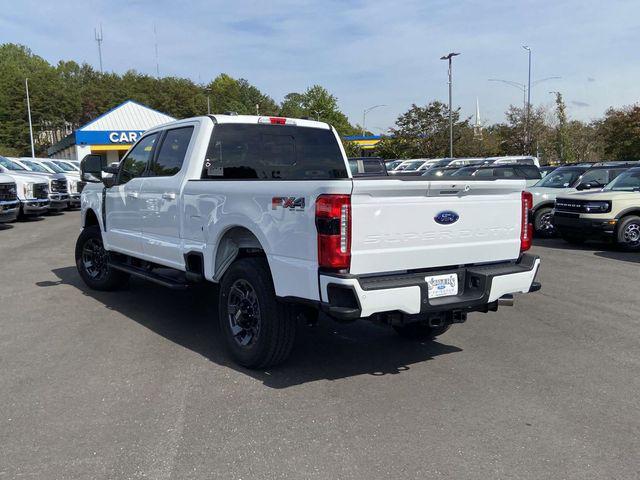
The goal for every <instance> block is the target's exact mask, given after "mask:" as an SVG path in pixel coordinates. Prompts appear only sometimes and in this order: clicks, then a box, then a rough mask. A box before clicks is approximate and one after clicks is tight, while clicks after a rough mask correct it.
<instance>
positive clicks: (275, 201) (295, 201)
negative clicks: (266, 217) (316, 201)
mask: <svg viewBox="0 0 640 480" xmlns="http://www.w3.org/2000/svg"><path fill="white" fill-rule="evenodd" d="M278 207H282V208H286V209H288V210H294V211H298V212H301V211H303V210H304V197H273V198H272V199H271V210H275V209H277V208H278Z"/></svg>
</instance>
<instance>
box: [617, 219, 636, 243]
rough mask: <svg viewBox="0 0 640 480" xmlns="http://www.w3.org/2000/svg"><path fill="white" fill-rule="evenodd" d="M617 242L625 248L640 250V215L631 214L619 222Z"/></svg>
mask: <svg viewBox="0 0 640 480" xmlns="http://www.w3.org/2000/svg"><path fill="white" fill-rule="evenodd" d="M616 240H617V242H618V245H619V246H620V247H622V248H623V249H624V250H629V251H636V250H640V217H638V216H636V215H629V216H628V217H624V218H623V219H622V220H621V221H620V223H619V224H618V233H617V239H616Z"/></svg>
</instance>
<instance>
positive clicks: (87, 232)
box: [76, 225, 129, 291]
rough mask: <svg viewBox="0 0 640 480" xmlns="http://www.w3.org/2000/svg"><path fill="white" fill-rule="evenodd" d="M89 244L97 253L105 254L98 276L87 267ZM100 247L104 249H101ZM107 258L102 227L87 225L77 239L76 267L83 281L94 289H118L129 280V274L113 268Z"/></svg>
mask: <svg viewBox="0 0 640 480" xmlns="http://www.w3.org/2000/svg"><path fill="white" fill-rule="evenodd" d="M88 245H91V246H92V247H93V248H94V249H95V250H96V255H104V258H102V259H101V262H102V263H101V268H102V270H100V274H99V275H97V276H96V275H94V274H93V273H92V272H91V271H90V269H88V268H87V261H86V260H87V259H86V256H87V251H86V249H87V246H88ZM100 248H101V249H102V251H99V249H100ZM107 259H108V254H107V252H106V251H105V250H104V245H103V244H102V234H101V232H100V227H99V226H97V225H92V226H90V227H85V228H84V229H83V230H82V232H80V236H79V237H78V240H77V241H76V268H77V269H78V273H79V274H80V277H81V278H82V281H84V283H85V284H86V285H87V286H88V287H89V288H91V289H92V290H102V291H111V290H116V289H118V288H122V287H123V286H125V285H126V284H127V281H128V280H129V275H128V274H126V273H124V272H121V271H119V270H115V269H113V268H111V267H110V266H109V263H108V261H107Z"/></svg>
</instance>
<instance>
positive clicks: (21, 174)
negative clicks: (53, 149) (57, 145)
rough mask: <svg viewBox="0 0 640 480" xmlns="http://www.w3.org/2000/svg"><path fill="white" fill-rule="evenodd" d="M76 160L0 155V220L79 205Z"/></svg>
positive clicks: (78, 168) (12, 219)
mask: <svg viewBox="0 0 640 480" xmlns="http://www.w3.org/2000/svg"><path fill="white" fill-rule="evenodd" d="M80 185H81V182H80V164H79V162H77V161H72V160H57V159H49V158H7V157H3V156H0V223H6V222H12V221H14V220H16V219H17V218H25V217H30V216H41V215H44V214H45V213H48V212H59V211H60V210H64V209H68V208H77V207H80V191H81V188H80Z"/></svg>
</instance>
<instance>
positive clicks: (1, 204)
mask: <svg viewBox="0 0 640 480" xmlns="http://www.w3.org/2000/svg"><path fill="white" fill-rule="evenodd" d="M18 210H20V200H18V188H17V186H16V182H15V180H14V179H13V178H11V177H10V176H9V175H4V174H2V173H0V223H8V222H13V221H14V220H15V219H16V218H17V217H18Z"/></svg>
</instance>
